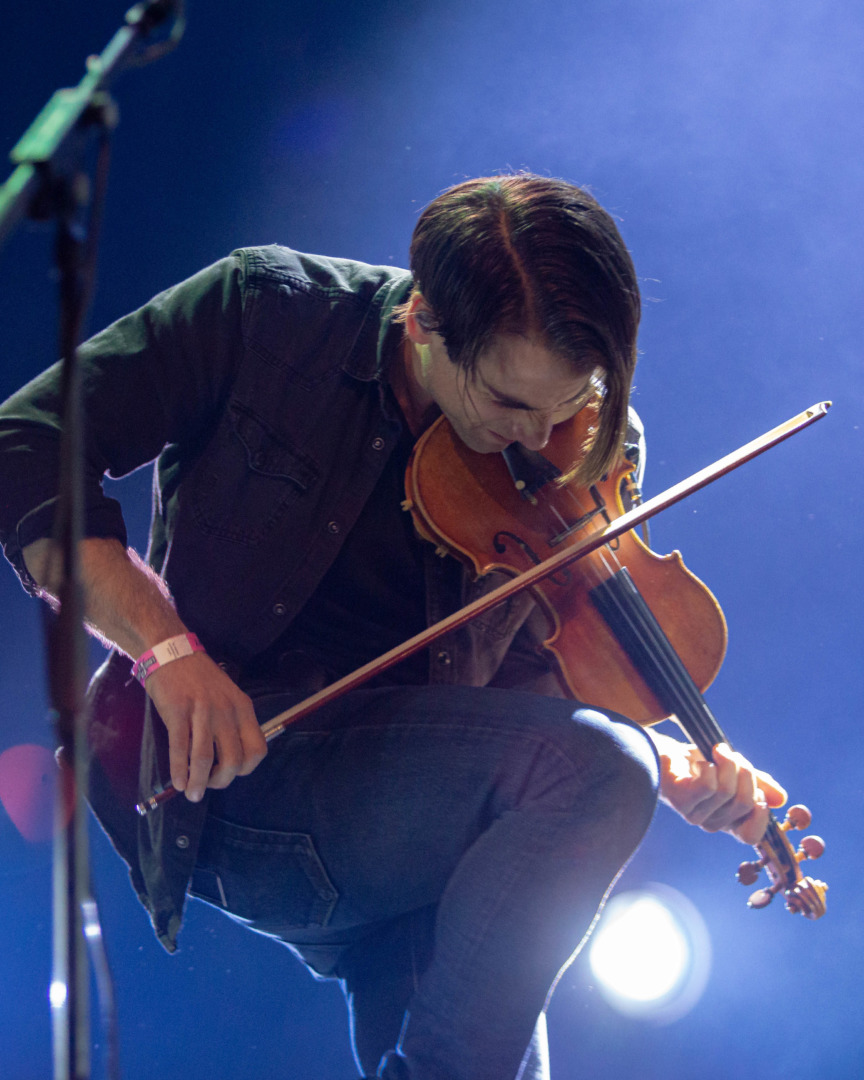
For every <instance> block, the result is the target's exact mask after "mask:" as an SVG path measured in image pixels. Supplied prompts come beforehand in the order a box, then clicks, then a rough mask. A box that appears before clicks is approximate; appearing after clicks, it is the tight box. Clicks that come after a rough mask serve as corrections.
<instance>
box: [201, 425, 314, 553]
mask: <svg viewBox="0 0 864 1080" xmlns="http://www.w3.org/2000/svg"><path fill="white" fill-rule="evenodd" d="M318 475H319V470H318V467H317V465H316V464H315V462H314V461H313V460H312V458H310V457H308V456H307V455H305V454H303V453H301V452H300V451H299V450H298V449H297V448H296V447H294V446H291V445H289V444H288V443H287V442H286V441H285V439H284V437H281V436H277V435H276V433H275V432H273V431H272V430H271V429H270V428H269V427H268V425H267V424H265V423H264V422H263V421H262V420H260V419H259V418H258V417H257V416H255V414H254V413H252V412H250V411H249V410H248V409H246V408H244V407H243V406H241V405H239V404H232V405H230V406H229V408H228V411H227V413H226V415H225V417H224V418H223V420H222V423H221V425H220V427H219V430H218V433H217V435H216V438H215V439H214V441H213V443H212V444H211V445H210V447H208V449H207V451H206V452H205V454H204V456H203V458H202V460H201V461H200V462H199V464H198V465H197V466H196V468H195V470H194V471H193V473H192V476H191V477H190V487H191V494H190V503H191V510H192V514H193V517H194V519H195V522H196V524H197V525H198V527H199V528H200V529H202V530H203V531H204V532H206V533H209V534H210V535H211V536H216V537H219V538H221V539H223V540H231V541H234V542H235V543H239V544H245V545H247V546H254V545H256V544H259V543H261V541H262V540H264V539H265V538H266V537H267V536H268V534H269V533H270V532H271V531H272V530H273V529H274V528H275V527H276V526H277V525H278V524H279V523H280V521H281V519H282V518H283V517H284V516H285V515H286V512H287V511H288V510H289V508H290V507H291V505H292V504H295V505H296V504H297V503H298V500H301V499H302V497H303V495H305V494H306V492H308V491H309V489H310V488H311V487H312V486H313V485H314V484H315V482H316V481H317V479H318Z"/></svg>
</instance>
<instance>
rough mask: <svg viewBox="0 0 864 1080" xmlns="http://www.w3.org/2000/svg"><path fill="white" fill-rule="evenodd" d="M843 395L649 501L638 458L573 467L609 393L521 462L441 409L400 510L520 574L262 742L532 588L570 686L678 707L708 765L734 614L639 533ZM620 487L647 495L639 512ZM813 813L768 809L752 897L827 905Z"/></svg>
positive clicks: (631, 708) (652, 713)
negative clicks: (588, 476) (466, 431)
mask: <svg viewBox="0 0 864 1080" xmlns="http://www.w3.org/2000/svg"><path fill="white" fill-rule="evenodd" d="M830 404H831V403H830V402H820V403H818V404H817V405H814V406H812V407H811V408H810V409H807V410H805V411H804V412H802V413H799V414H798V415H797V416H795V417H792V418H791V419H790V420H787V421H786V422H785V423H783V424H780V425H778V426H777V427H776V428H773V429H771V430H770V431H768V432H766V433H765V434H764V435H762V436H760V437H758V438H756V439H754V440H752V441H751V442H749V443H747V444H746V445H745V446H743V447H740V448H739V449H738V450H736V451H734V452H733V453H731V454H728V455H726V456H725V457H724V458H721V459H720V460H719V461H717V462H715V463H714V464H712V465H710V466H708V467H707V468H705V469H702V470H700V471H699V472H697V473H694V474H693V476H691V477H688V478H687V479H686V480H683V481H681V482H680V483H679V484H676V485H674V486H673V487H671V488H669V489H668V490H667V491H665V492H662V493H661V494H660V495H657V496H655V497H654V498H652V499H649V500H647V501H645V502H641V501H640V497H639V494H638V492H637V490H636V488H635V485H634V484H633V480H632V474H633V471H634V468H635V467H634V465H633V464H632V463H629V462H626V461H622V462H621V463H620V466H619V467H618V468H617V469H616V470H615V471H614V472H613V473H610V475H609V476H607V477H605V478H603V479H602V480H601V481H600V482H599V483H597V484H594V485H591V486H590V487H588V488H584V487H581V488H580V487H578V486H577V485H575V484H574V483H573V480H572V477H573V473H574V464H578V461H579V460H580V458H581V456H582V454H583V452H584V446H585V444H586V442H587V440H589V439H590V437H591V435H592V434H593V425H594V424H595V422H596V417H597V410H598V403H597V402H593V403H591V402H589V403H588V404H587V405H586V406H585V407H584V408H583V409H581V410H580V411H579V412H578V413H577V414H576V415H575V416H574V417H573V419H572V420H571V421H568V422H565V423H564V424H559V425H557V426H556V427H555V428H554V429H553V433H552V437H551V438H550V442H549V445H548V447H547V448H546V454H544V455H542V456H541V455H537V454H533V453H531V452H527V451H524V450H519V449H517V450H516V451H514V452H513V453H511V454H510V455H509V458H510V460H509V461H508V460H507V459H505V457H504V455H498V454H480V453H477V452H476V451H472V450H470V449H469V448H468V447H466V446H465V445H464V444H463V443H462V442H461V440H459V439H458V438H457V437H456V436H455V434H454V433H453V431H452V429H451V428H450V426H449V424H448V423H447V421H446V420H445V419H444V418H443V417H442V418H440V419H439V420H438V421H436V422H435V424H433V425H432V426H431V427H430V428H429V429H428V430H427V431H426V432H425V433H424V434H423V435H422V436H421V438H420V439H419V440H418V442H417V444H416V446H415V448H414V452H413V454H412V456H411V459H410V461H409V464H408V468H407V472H406V499H405V502H404V504H403V506H404V508H405V509H406V510H408V511H410V513H411V514H412V517H413V520H414V524H415V527H416V528H417V530H418V531H419V532H420V534H421V536H423V537H425V538H426V539H427V540H430V541H431V542H433V543H434V544H435V545H436V547H437V548H438V549H439V551H440V553H441V554H442V555H446V554H452V555H455V556H456V557H457V558H459V559H461V560H462V561H463V562H465V563H466V564H467V565H468V566H469V567H470V568H471V569H472V570H473V571H474V573H476V574H478V575H487V574H489V573H491V572H493V571H499V572H501V573H502V574H504V575H505V576H506V577H507V578H508V579H509V580H506V581H505V582H504V583H503V584H501V585H499V586H498V587H496V588H494V589H491V590H490V591H488V592H487V593H485V595H483V596H480V597H479V598H478V599H476V600H474V601H473V602H472V603H470V604H468V605H466V607H464V608H462V609H461V610H459V611H457V612H455V613H454V614H453V615H450V616H448V617H447V618H445V619H442V620H441V621H440V622H438V623H436V624H434V625H433V626H431V627H429V628H427V629H426V630H424V631H422V632H421V633H419V634H416V635H415V636H414V637H412V638H410V639H409V640H408V641H406V642H404V643H403V644H402V645H399V646H397V647H396V648H394V649H391V650H389V652H387V653H385V654H384V655H383V656H381V657H378V658H377V659H376V660H373V661H370V662H369V663H368V664H364V665H363V666H362V667H361V668H358V669H357V670H356V671H354V672H352V673H351V674H349V675H346V676H344V677H343V678H341V679H338V680H337V681H336V682H334V683H332V684H331V685H330V686H327V687H324V688H323V689H322V690H319V691H318V692H317V693H315V694H313V695H311V696H310V697H309V698H307V699H306V700H305V701H302V702H299V703H298V704H297V705H294V706H292V707H291V708H290V709H286V710H285V711H284V712H282V713H279V714H278V715H277V716H274V717H273V718H272V719H270V720H268V721H267V722H266V723H264V724H262V725H261V730H262V732H263V734H264V737H265V739H266V740H267V741H268V742H269V741H271V740H272V739H274V738H276V737H277V736H278V735H279V734H281V732H283V731H284V730H285V729H286V728H287V727H288V726H289V725H290V724H291V723H293V722H295V721H297V720H299V719H301V718H302V717H304V716H307V715H309V714H310V713H311V712H314V711H315V710H316V709H318V708H320V707H321V706H322V705H324V704H327V703H328V702H330V701H334V700H335V699H336V698H338V697H340V696H341V695H342V694H345V693H347V692H348V691H350V690H353V689H355V688H356V687H358V686H360V685H362V684H363V683H364V682H366V681H367V680H368V679H370V678H372V677H373V676H374V675H377V674H379V673H380V672H382V671H385V670H386V669H387V668H389V667H392V666H393V665H394V664H397V663H399V662H400V661H401V660H404V659H405V658H407V657H408V656H411V655H413V654H414V653H415V652H418V651H420V650H421V649H423V648H428V646H429V645H431V644H432V642H434V641H435V640H436V639H437V638H439V637H442V636H443V635H444V634H446V633H449V632H450V631H452V630H454V629H456V628H457V627H459V626H462V625H464V624H465V623H466V622H468V621H470V620H471V619H473V618H476V617H477V616H478V615H481V614H483V613H484V612H486V611H488V610H490V609H491V608H492V607H495V606H496V605H497V604H500V603H502V602H503V601H504V600H506V599H508V598H509V597H510V596H512V595H514V594H515V593H517V592H520V591H522V590H524V589H531V590H532V592H533V594H534V596H535V597H536V599H537V602H538V604H539V605H540V607H541V608H542V610H543V611H544V612H545V613H546V615H547V619H548V622H549V626H550V634H549V637H548V638H547V639H546V641H545V643H544V648H545V649H546V650H547V651H548V652H549V653H550V654H551V655H552V656H553V657H554V659H555V665H556V673H557V674H558V678H559V682H560V683H561V685H562V688H563V690H564V692H565V693H566V694H567V695H568V696H570V697H573V698H575V699H578V700H581V701H584V702H590V703H591V704H592V705H597V706H599V707H601V708H607V709H611V710H614V711H616V712H620V713H622V714H624V715H626V716H628V717H630V718H631V719H632V720H634V721H635V722H637V723H640V724H643V725H650V724H653V723H657V722H659V721H660V720H664V719H668V718H674V719H675V720H676V721H677V722H678V724H679V725H680V726H681V727H682V728H683V729H684V731H685V732H686V734H687V735H688V737H689V738H690V739H691V740H692V741H693V743H694V744H695V745H696V746H697V747H698V749H699V750H700V752H701V753H702V755H703V756H704V757H705V758H706V759H707V760H709V761H710V760H711V757H712V751H713V748H714V746H715V745H716V744H717V743H719V742H725V743H727V744H728V745H730V746H731V742H730V740H729V738H728V737H727V736H726V735H725V734H724V732H723V731H722V729H721V728H720V725H719V724H718V723H717V720H716V719H715V718H714V716H713V715H712V713H711V711H710V709H709V708H708V705H707V703H706V702H705V700H704V698H703V697H702V693H703V692H704V690H705V689H707V687H708V686H709V685H710V683H711V682H712V680H713V678H714V676H715V675H716V674H717V672H718V670H719V668H720V665H721V663H722V660H723V655H724V652H725V648H726V623H725V619H724V617H723V613H722V611H721V610H720V607H719V605H718V604H717V601H716V600H715V599H714V597H713V596H712V595H711V593H710V591H709V590H708V589H707V587H706V586H705V585H704V584H703V583H702V582H701V581H699V579H698V578H696V577H695V575H693V574H692V573H691V572H690V571H689V570H687V568H686V567H685V566H684V564H683V560H682V559H681V556H680V554H679V553H678V552H673V553H672V554H671V555H667V556H657V555H655V554H654V553H653V552H652V551H651V550H650V549H649V548H648V547H647V545H645V544H644V543H642V541H641V540H639V538H638V537H637V536H636V535H635V533H634V532H633V529H634V528H635V527H636V526H638V525H639V524H641V523H643V522H645V521H647V520H648V518H650V517H651V516H652V515H653V514H655V513H657V512H658V511H660V510H662V509H665V508H666V507H668V506H671V505H673V504H674V503H675V502H679V501H680V500H681V499H683V498H686V497H687V496H688V495H690V494H692V493H693V492H694V491H697V490H699V489H700V488H702V487H704V486H706V485H707V484H709V483H711V482H712V481H713V480H715V479H717V478H718V477H720V476H723V475H725V473H727V472H730V471H731V470H732V469H734V468H737V467H738V466H739V465H741V464H743V463H744V462H745V461H749V460H751V459H752V458H754V457H756V456H757V455H758V454H761V453H763V452H764V451H765V450H767V449H769V448H770V447H772V446H775V445H776V444H777V443H779V442H781V441H782V440H784V439H786V438H789V437H790V436H791V435H793V434H794V433H795V432H797V431H800V430H802V429H803V428H804V427H807V426H809V425H810V424H812V423H814V422H815V421H816V420H818V419H820V418H821V417H823V416H824V415H826V413H827V411H828V409H829V407H830ZM508 449H510V448H508ZM622 492H623V493H626V494H627V495H628V496H629V499H630V501H633V502H634V503H635V505H633V506H632V508H631V509H629V510H626V511H625V510H624V506H623V502H622ZM175 794H176V792H175V789H174V788H173V787H172V786H171V785H170V784H169V785H166V786H165V787H164V788H162V789H161V790H159V791H156V792H154V793H152V794H151V795H150V796H148V797H147V798H146V799H144V800H143V801H142V802H140V803H138V804H137V807H136V809H137V810H138V812H139V813H140V814H141V815H146V814H149V813H151V812H152V811H154V810H156V809H157V808H158V807H159V806H161V805H162V804H163V803H165V802H166V801H167V800H168V799H170V798H172V797H173V796H174V795H175ZM809 823H810V812H809V810H807V808H806V807H804V806H793V807H791V808H790V810H789V812H788V814H787V816H786V819H785V821H784V822H783V823H782V824H781V823H778V822H777V821H776V819H775V818H774V816H773V815H770V816H769V824H768V827H767V829H766V832H765V835H764V836H763V838H762V840H760V842H759V843H758V844H756V845H755V848H756V852H757V854H758V856H759V858H758V859H756V860H754V861H751V862H745V863H742V864H741V866H740V867H739V869H738V879H739V881H741V882H742V883H743V884H745V885H748V884H752V883H753V882H755V880H756V879H757V877H758V875H759V873H760V871H761V870H762V869H763V868H764V869H765V870H766V873H767V876H768V878H769V882H770V884H769V886H768V887H767V888H763V889H758V890H757V891H756V892H754V893H753V894H752V895H751V896H750V898H749V900H748V904H749V906H750V907H754V908H761V907H765V906H766V905H767V904H768V903H770V902H771V900H772V899H773V897H774V896H775V895H776V894H777V893H778V892H781V891H782V893H783V895H784V898H785V901H786V906H787V908H788V909H789V910H790V911H793V912H798V913H800V914H802V915H804V916H805V917H807V918H809V919H818V918H820V917H821V916H822V915H823V914H824V913H825V893H826V891H827V888H828V887H827V885H826V884H825V883H824V882H822V881H818V880H816V879H814V878H810V877H805V876H804V874H803V873H802V871H801V868H800V864H801V863H802V862H803V861H805V860H806V859H815V858H818V857H819V856H820V855H821V854H822V852H823V851H824V848H825V845H824V842H823V841H822V840H821V839H820V838H819V837H816V836H810V837H805V838H804V839H803V840H802V842H801V844H800V845H799V846H798V848H797V850H796V849H793V847H792V845H791V843H790V841H789V839H788V837H787V833H788V832H789V831H791V830H792V829H801V828H807V826H808V825H809Z"/></svg>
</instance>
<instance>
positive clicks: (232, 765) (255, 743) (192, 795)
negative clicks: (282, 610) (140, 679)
mask: <svg viewBox="0 0 864 1080" xmlns="http://www.w3.org/2000/svg"><path fill="white" fill-rule="evenodd" d="M79 552H80V559H81V577H82V581H83V584H84V594H85V598H86V609H87V623H88V626H89V627H90V629H92V630H95V631H96V632H98V633H99V635H100V636H101V637H102V639H103V640H104V641H106V642H110V643H111V644H114V645H116V646H117V648H119V649H122V650H123V652H125V653H126V655H127V656H128V657H129V658H130V660H134V659H135V658H136V657H138V656H141V655H142V653H144V652H146V651H147V649H152V648H153V646H154V645H156V644H158V643H159V642H160V641H167V640H168V638H171V637H175V636H176V635H177V634H184V633H186V632H187V627H186V626H184V625H183V623H182V622H181V620H180V618H179V616H178V615H177V612H176V611H175V610H174V606H173V604H172V603H171V598H170V597H169V595H168V589H167V587H166V585H165V583H164V582H163V581H162V580H161V578H159V577H157V575H156V574H155V573H154V572H153V571H152V570H151V569H150V568H149V567H148V566H146V565H145V564H144V563H143V562H142V560H141V559H140V558H139V557H138V555H136V554H135V552H134V551H132V550H128V551H127V550H126V548H125V547H124V546H123V545H122V544H121V543H120V542H119V541H118V540H114V539H111V538H107V539H103V538H100V537H90V538H88V539H86V540H83V541H82V542H81V545H80V548H79ZM23 554H24V561H25V563H26V564H27V568H28V569H29V571H30V573H31V574H32V575H33V577H34V578H35V579H36V581H37V582H38V584H39V585H40V586H41V587H42V588H43V589H45V590H46V591H47V592H48V593H49V594H53V595H55V596H56V594H57V590H58V589H59V587H60V582H61V560H60V557H59V551H58V548H57V545H56V544H55V543H54V541H53V540H36V541H34V542H33V543H32V544H30V545H28V546H27V547H26V548H25V549H24V552H23ZM145 689H146V690H147V693H148V694H149V695H150V697H151V698H152V700H153V704H154V705H155V706H156V708H157V709H158V710H159V715H160V716H161V717H162V719H163V721H164V722H165V727H166V728H167V729H168V742H169V760H170V763H171V783H172V784H173V785H174V787H175V788H176V789H177V791H185V792H186V797H187V798H189V799H191V800H192V801H193V802H198V801H199V800H200V799H202V798H203V796H204V789H205V788H206V787H214V788H222V787H227V786H228V785H229V784H230V783H231V781H232V780H233V779H234V777H235V776H246V775H247V774H248V773H250V772H252V770H253V769H254V768H255V766H256V765H258V764H259V763H260V762H261V760H262V759H263V757H264V755H265V754H266V753H267V744H266V742H265V740H264V736H263V735H262V734H261V729H260V727H259V726H258V721H257V720H256V719H255V711H254V709H253V708H252V702H251V701H250V700H249V698H248V697H247V696H246V695H245V694H244V693H243V691H242V690H241V689H240V688H239V687H238V686H236V685H235V684H234V683H233V682H232V680H231V679H229V678H228V676H227V675H226V674H225V672H224V671H223V670H222V669H221V668H220V667H219V665H218V664H216V663H214V662H213V661H212V660H211V659H210V658H209V657H208V656H207V655H205V654H204V653H193V655H192V656H184V657H182V658H181V659H179V660H173V661H172V662H171V663H170V664H164V665H163V666H162V667H160V668H157V669H156V671H154V672H153V674H152V675H149V676H148V677H147V681H146V684H145ZM214 762H215V767H214ZM211 770H212V775H211Z"/></svg>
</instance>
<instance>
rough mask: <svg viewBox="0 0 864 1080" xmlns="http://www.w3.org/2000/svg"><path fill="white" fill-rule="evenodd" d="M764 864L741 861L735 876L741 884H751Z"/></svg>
mask: <svg viewBox="0 0 864 1080" xmlns="http://www.w3.org/2000/svg"><path fill="white" fill-rule="evenodd" d="M764 865H765V863H764V862H742V863H741V865H740V866H739V867H738V873H737V874H736V875H735V877H737V878H738V880H739V881H740V882H741V884H742V885H752V884H753V882H754V881H756V880H757V879H758V877H759V872H760V871H761V869H762V867H763V866H764Z"/></svg>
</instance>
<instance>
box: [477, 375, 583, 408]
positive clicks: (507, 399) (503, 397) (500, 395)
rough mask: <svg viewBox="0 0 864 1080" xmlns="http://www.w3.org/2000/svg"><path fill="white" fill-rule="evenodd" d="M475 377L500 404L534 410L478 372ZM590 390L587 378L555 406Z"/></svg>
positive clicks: (571, 400) (568, 402)
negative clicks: (571, 394)
mask: <svg viewBox="0 0 864 1080" xmlns="http://www.w3.org/2000/svg"><path fill="white" fill-rule="evenodd" d="M477 378H478V379H479V380H480V382H481V383H482V384H483V388H484V389H485V390H487V391H488V392H489V393H490V394H492V395H493V396H494V397H496V398H497V399H498V400H499V401H500V402H501V404H502V405H507V406H509V407H510V408H513V409H527V410H528V412H535V411H536V406H534V405H529V404H528V403H527V402H526V401H520V400H519V399H518V398H514V397H511V396H510V395H509V394H505V393H504V392H503V391H502V390H498V389H496V387H494V386H493V385H492V384H491V383H490V382H488V381H487V380H486V379H485V378H484V377H483V376H482V375H480V374H479V372H478V375H477ZM592 390H593V380H590V379H589V381H588V382H587V383H586V384H585V386H584V387H583V388H582V389H581V390H579V391H578V392H577V393H575V394H574V395H573V396H572V397H569V398H567V400H566V401H561V402H559V403H558V405H557V408H559V409H560V408H561V406H562V405H572V404H573V402H574V401H579V399H580V398H583V397H585V396H586V395H587V394H588V393H590V392H591V391H592Z"/></svg>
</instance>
